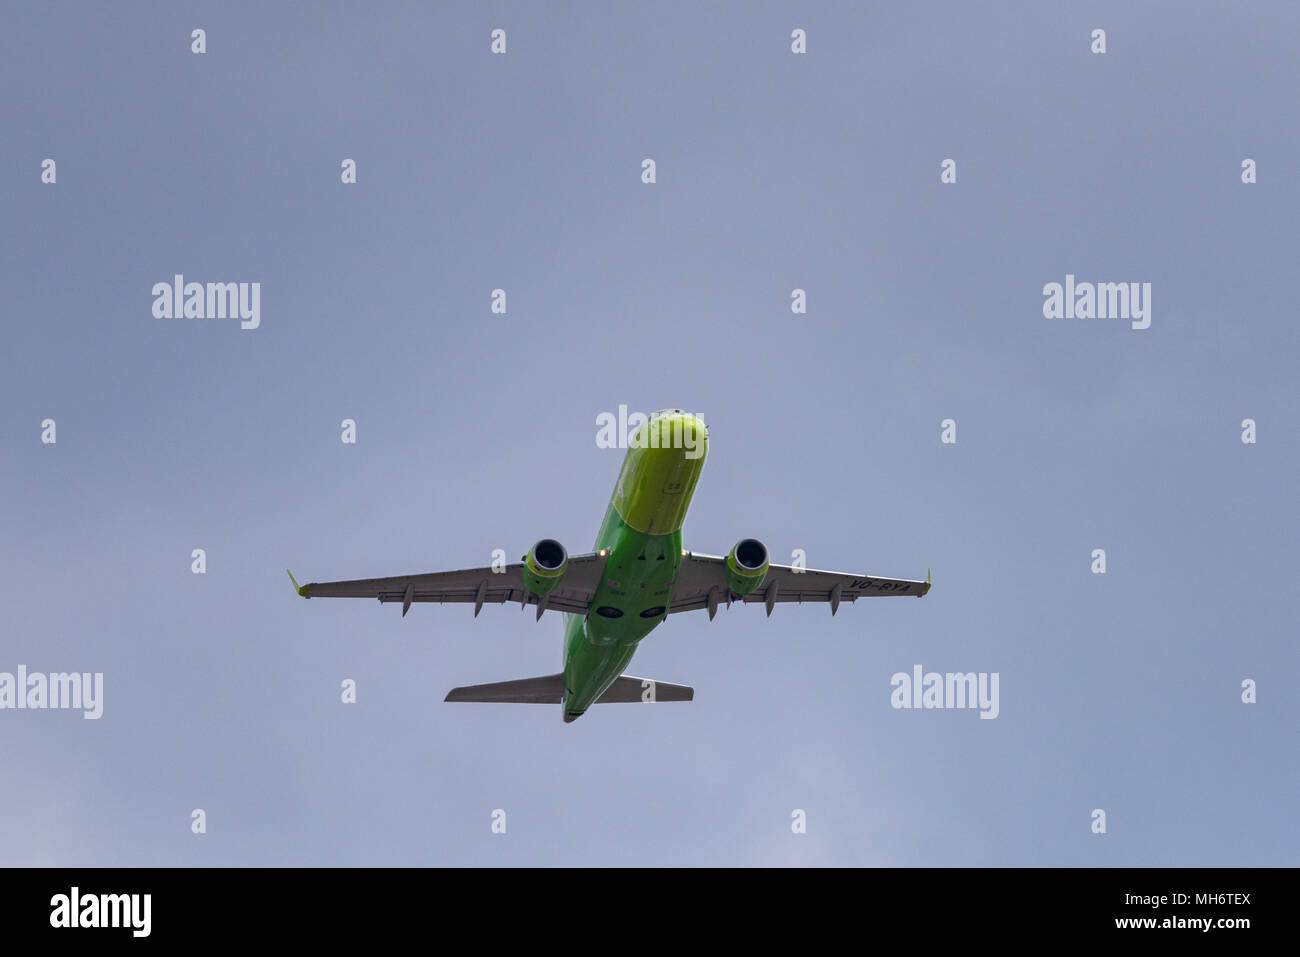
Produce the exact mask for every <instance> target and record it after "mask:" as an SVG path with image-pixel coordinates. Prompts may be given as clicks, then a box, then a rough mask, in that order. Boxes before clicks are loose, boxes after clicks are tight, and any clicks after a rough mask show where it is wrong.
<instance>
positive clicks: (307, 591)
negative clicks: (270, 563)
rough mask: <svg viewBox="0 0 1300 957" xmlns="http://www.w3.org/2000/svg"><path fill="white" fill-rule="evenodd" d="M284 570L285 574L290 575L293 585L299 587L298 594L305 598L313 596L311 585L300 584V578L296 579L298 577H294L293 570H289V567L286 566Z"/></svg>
mask: <svg viewBox="0 0 1300 957" xmlns="http://www.w3.org/2000/svg"><path fill="white" fill-rule="evenodd" d="M284 571H285V574H287V575H288V576H289V581H291V582H293V587H294V588H295V589H297V591H298V594H299V595H301V596H302V597H303V598H310V597H311V585H299V584H298V579H296V578H294V577H293V572H291V571H289V569H287V568H286V569H285V570H284Z"/></svg>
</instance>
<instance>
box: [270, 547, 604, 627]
mask: <svg viewBox="0 0 1300 957" xmlns="http://www.w3.org/2000/svg"><path fill="white" fill-rule="evenodd" d="M605 560H606V556H604V555H599V554H589V555H570V556H569V567H568V569H567V570H566V571H565V573H564V577H563V578H562V579H560V584H559V585H557V586H556V587H555V589H554V590H553V591H552V592H551V593H550V594H549V595H546V596H545V597H544V598H543V599H541V600H540V602H539V599H538V598H537V596H536V595H534V594H533V593H532V592H531V591H529V590H528V589H527V588H525V587H524V579H523V564H522V563H520V562H516V563H515V564H513V565H506V566H505V567H504V568H503V569H501V570H494V569H492V568H490V567H489V568H466V569H462V570H461V571H454V572H430V573H428V574H424V575H397V576H395V577H393V578H358V579H355V580H354V581H341V582H311V583H310V584H307V585H299V584H298V581H297V579H295V578H294V577H293V573H292V572H290V573H289V578H290V579H291V580H292V581H293V584H294V587H295V588H297V589H298V594H299V595H301V596H302V597H303V598H377V599H379V601H381V602H401V605H402V615H403V616H405V615H406V613H407V611H409V610H410V607H411V603H412V602H426V601H427V602H433V601H436V602H439V603H445V602H461V603H464V604H473V605H474V614H475V615H476V616H477V615H478V613H479V612H480V611H481V610H482V608H483V606H484V605H485V604H504V603H505V602H508V601H517V602H519V605H520V607H521V608H522V607H523V606H524V605H537V606H538V607H537V617H538V618H541V617H542V612H544V611H546V610H548V609H554V610H555V611H568V612H573V613H575V614H579V615H585V614H586V613H587V609H588V608H589V607H590V606H591V600H592V598H593V597H595V594H596V588H597V587H598V586H599V585H600V578H601V575H602V574H604V571H605Z"/></svg>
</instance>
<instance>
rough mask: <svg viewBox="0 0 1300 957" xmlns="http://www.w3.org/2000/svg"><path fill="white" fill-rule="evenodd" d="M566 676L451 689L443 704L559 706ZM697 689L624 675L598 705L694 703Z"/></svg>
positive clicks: (611, 683)
mask: <svg viewBox="0 0 1300 957" xmlns="http://www.w3.org/2000/svg"><path fill="white" fill-rule="evenodd" d="M564 692H565V688H564V675H563V674H558V675H542V676H541V677H539V678H517V679H516V680H514V681H497V682H493V683H492V684H486V685H466V686H465V687H463V688H452V689H451V690H450V691H448V692H447V697H446V698H444V699H443V700H444V701H485V702H496V703H497V704H559V703H560V702H561V701H563V700H564ZM694 698H695V689H694V688H692V687H691V686H690V685H675V684H670V683H669V682H667V681H654V680H652V679H650V678H637V677H635V676H633V675H621V676H620V677H618V678H615V679H614V680H613V681H612V682H610V685H609V687H608V688H606V689H605V693H604V694H602V695H601V696H600V697H599V698H597V699H596V704H616V703H619V702H636V701H643V702H646V703H647V704H648V703H651V702H656V701H692V700H694Z"/></svg>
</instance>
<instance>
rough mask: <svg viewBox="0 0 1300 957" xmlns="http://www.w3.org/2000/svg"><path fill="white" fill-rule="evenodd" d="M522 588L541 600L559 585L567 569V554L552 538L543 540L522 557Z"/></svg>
mask: <svg viewBox="0 0 1300 957" xmlns="http://www.w3.org/2000/svg"><path fill="white" fill-rule="evenodd" d="M523 563H524V587H525V588H527V589H528V590H529V591H530V592H532V593H533V594H534V595H536V596H537V597H538V598H543V597H545V596H546V595H549V594H550V593H551V592H552V591H553V590H554V589H555V586H556V585H558V584H559V583H560V579H561V578H563V577H564V573H565V572H566V571H568V568H569V553H568V552H566V551H565V550H564V546H563V545H561V544H560V543H559V542H557V541H556V540H555V539H553V538H543V539H541V540H540V541H539V542H538V543H537V544H536V545H534V546H533V547H532V548H530V549H528V554H527V555H525V556H524V557H523Z"/></svg>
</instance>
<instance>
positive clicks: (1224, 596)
mask: <svg viewBox="0 0 1300 957" xmlns="http://www.w3.org/2000/svg"><path fill="white" fill-rule="evenodd" d="M3 19H4V22H3V29H0V82H2V83H3V87H4V89H5V90H6V96H5V97H4V98H3V103H2V104H0V119H2V120H3V128H4V129H5V130H6V133H7V135H6V137H5V147H4V149H3V150H0V205H2V206H3V209H4V211H5V222H6V226H7V228H6V229H5V230H4V231H3V233H2V234H0V235H2V236H3V238H2V239H0V242H2V243H3V246H2V247H0V271H2V275H3V278H4V280H5V288H6V291H7V308H6V309H5V320H4V323H3V326H2V327H0V329H2V331H0V337H2V338H0V342H2V343H3V348H0V383H3V385H2V386H0V388H3V396H4V402H3V406H2V411H3V416H2V417H0V430H2V434H0V439H2V441H3V448H4V450H5V457H4V468H3V469H2V470H0V493H2V494H0V501H2V502H3V505H2V506H0V581H2V582H3V586H2V591H0V594H2V595H3V599H4V606H5V625H4V628H3V629H2V632H0V633H2V634H3V640H0V651H2V654H0V671H14V670H16V668H17V666H18V665H20V664H22V665H26V666H27V667H28V669H30V670H32V671H46V672H55V671H90V672H97V671H102V672H103V673H104V716H103V717H102V718H101V719H100V720H98V721H86V720H82V718H81V717H80V715H79V714H77V713H75V712H59V711H12V710H5V711H0V736H2V737H0V739H2V740H3V741H4V743H5V746H6V755H7V759H6V761H5V762H3V765H0V821H3V822H4V823H3V826H0V862H3V863H5V864H10V865H24V864H26V865H109V864H124V865H151V864H158V865H190V864H194V865H198V864H215V865H246V864H251V865H271V864H309V865H317V864H345V865H346V864H403V865H409V864H471V865H524V864H558V865H581V864H628V865H636V864H651V865H662V864H687V865H704V864H739V865H750V864H763V865H767V864H776V865H785V864H790V865H798V864H813V865H827V864H831V865H862V864H865V865H876V864H880V865H974V864H992V865H1065V864H1073V865H1139V866H1155V865H1237V864H1245V865H1294V864H1296V862H1297V846H1298V844H1300V841H1298V836H1300V835H1298V829H1297V823H1296V818H1295V815H1294V807H1295V804H1296V799H1297V797H1298V796H1300V777H1298V775H1297V769H1296V758H1295V755H1296V753H1297V745H1298V744H1300V741H1298V735H1297V729H1298V728H1300V722H1298V721H1297V712H1296V688H1297V682H1298V681H1300V674H1298V673H1297V665H1298V664H1300V661H1298V658H1300V655H1298V654H1297V650H1296V642H1295V625H1294V614H1293V607H1292V606H1293V601H1292V600H1291V599H1292V598H1293V596H1294V593H1295V586H1294V575H1293V572H1294V569H1295V560H1294V549H1295V543H1296V541H1297V539H1298V538H1300V535H1298V534H1297V533H1298V532H1300V528H1298V524H1300V523H1298V522H1297V509H1296V507H1295V489H1296V474H1297V466H1298V464H1300V455H1298V453H1297V433H1296V427H1295V423H1296V421H1297V414H1298V413H1300V402H1298V401H1297V399H1298V392H1300V390H1298V388H1297V375H1296V370H1297V359H1298V358H1300V350H1298V348H1297V347H1298V345H1300V343H1298V342H1297V332H1296V320H1295V314H1294V313H1295V302H1294V295H1293V289H1292V286H1293V281H1292V280H1293V277H1294V275H1295V261H1296V254H1297V243H1296V240H1295V234H1294V228H1295V224H1294V211H1295V209H1296V208H1297V200H1298V199H1300V196H1298V195H1297V185H1296V178H1295V175H1294V171H1295V169H1296V167H1297V156H1298V153H1300V135H1298V134H1297V127H1296V124H1295V105H1294V98H1295V85H1296V61H1295V55H1294V49H1295V39H1296V35H1297V27H1300V10H1297V8H1296V7H1295V6H1294V5H1290V4H1284V3H1265V4H1257V5H1252V7H1251V8H1250V9H1249V10H1248V11H1239V10H1228V9H1226V8H1223V7H1221V6H1219V5H1213V4H1182V3H1178V4H1175V3H1145V4H1141V5H1138V8H1137V9H1135V8H1134V5H1130V4H1094V5H1090V6H1089V9H1087V10H1086V11H1085V10H1082V9H1081V10H1066V9H1064V8H1063V7H1061V6H1059V5H1037V4H1007V3H998V4H989V5H966V4H927V5H913V6H907V7H905V8H899V9H889V8H888V7H883V8H878V9H869V8H867V7H866V6H865V5H859V4H829V3H828V4H811V5H801V4H748V3H746V4H710V5H708V6H707V7H704V8H700V7H699V6H697V5H694V4H651V5H633V4H626V3H621V4H608V5H606V4H562V5H548V6H545V7H543V6H541V5H532V4H490V3H489V4H469V3H465V4H454V5H451V4H439V5H424V4H392V5H389V6H388V7H387V8H386V9H384V10H381V11H375V10H369V9H363V8H359V7H357V6H355V5H350V4H338V3H322V4H311V5H275V6H271V5H263V4H249V3H244V4H193V5H183V4H178V5H166V6H165V7H164V6H160V7H157V8H155V9H152V10H148V9H145V8H141V7H134V8H121V9H119V8H113V9H109V8H106V7H94V6H90V5H85V6H83V7H81V8H73V7H62V8H60V9H58V10H56V11H54V12H51V11H49V10H46V9H43V8H21V7H18V6H15V5H10V6H9V7H7V8H6V10H5V11H4V13H3ZM198 27H201V28H203V29H205V30H206V32H207V53H205V54H203V55H201V56H199V55H194V54H192V53H191V52H190V31H191V30H193V29H194V28H198ZM496 27H500V28H503V29H505V30H506V31H507V42H508V47H507V50H508V52H507V53H506V54H505V55H504V56H493V55H492V54H491V53H490V52H489V34H490V31H491V30H492V29H493V28H496ZM795 27H801V28H803V29H805V30H806V31H807V36H808V41H807V42H808V53H807V54H805V55H802V56H798V55H794V54H792V53H791V52H790V32H791V30H792V29H794V28H795ZM1095 28H1103V29H1105V30H1106V33H1107V48H1108V49H1107V52H1106V54H1105V55H1094V54H1092V53H1091V52H1090V49H1089V47H1090V43H1091V41H1090V34H1091V32H1092V30H1093V29H1095ZM47 157H50V158H54V159H55V160H56V162H57V182H56V183H55V184H53V185H47V184H43V183H42V182H41V180H40V173H41V161H42V160H43V159H45V158H47ZM345 157H348V158H353V159H355V160H356V162H357V169H358V177H357V178H358V182H357V183H356V184H354V185H343V184H342V183H341V182H340V163H341V162H342V160H343V159H344V158H345ZM646 157H651V158H654V159H655V161H656V164H657V179H658V181H657V182H656V183H655V184H654V185H645V184H643V183H642V182H641V179H640V171H641V161H642V160H643V159H644V158H646ZM1247 157H1250V158H1253V159H1254V160H1255V161H1256V163H1257V164H1258V182H1257V183H1256V184H1253V185H1244V184H1243V183H1242V182H1241V179H1240V166H1241V162H1242V160H1243V159H1244V158H1247ZM946 158H952V159H954V160H955V161H956V163H957V172H958V178H957V182H956V183H955V184H952V185H944V184H941V183H940V178H939V172H940V163H941V162H942V161H943V160H944V159H946ZM175 273H183V274H185V276H186V277H187V278H188V279H191V280H196V281H200V282H207V281H213V282H215V281H223V282H224V281H246V282H254V281H255V282H260V283H261V284H262V285H261V289H262V298H261V325H260V328H258V329H256V330H249V331H244V330H241V329H239V328H238V324H237V323H233V322H229V321H221V320H210V321H209V320H184V319H172V320H165V319H157V318H155V317H154V316H153V314H152V311H151V306H152V296H151V292H150V290H151V287H152V286H153V284H154V283H156V282H160V281H163V282H166V281H170V279H171V277H172V276H173V275H174V274H175ZM1067 273H1072V274H1074V275H1076V276H1077V277H1078V278H1079V279H1080V280H1081V281H1083V280H1090V281H1096V282H1105V281H1136V282H1150V283H1151V284H1152V289H1153V292H1152V323H1151V327H1150V328H1149V329H1146V330H1142V331H1135V330H1132V329H1130V328H1129V326H1128V324H1127V323H1125V322H1119V321H1112V320H1048V319H1044V318H1043V314H1042V303H1043V295H1042V287H1043V286H1044V284H1046V283H1049V282H1063V281H1064V278H1065V276H1066V274H1067ZM495 288H504V289H505V290H506V292H507V297H508V300H507V301H508V308H507V313H506V315H504V316H501V315H493V314H492V313H491V312H490V310H489V305H490V294H491V291H492V290H493V289H495ZM794 288H802V289H805V290H806V291H807V296H808V312H807V314H806V315H794V314H792V313H791V310H790V296H791V290H792V289H794ZM620 404H626V405H627V406H628V407H629V408H631V409H634V410H642V411H651V410H654V409H658V408H662V407H666V406H676V407H681V408H685V409H688V410H691V411H694V412H698V413H699V414H701V415H702V416H703V417H704V418H705V419H706V421H707V422H708V423H709V427H710V454H709V460H708V463H707V465H706V467H705V470H704V473H703V477H702V479H701V482H700V485H699V487H698V490H697V492H696V495H695V500H694V505H693V509H692V513H691V515H690V516H689V518H688V520H687V524H686V528H685V539H686V543H687V545H688V546H689V547H691V548H694V549H696V550H699V551H705V552H712V553H717V554H720V553H722V552H724V551H725V550H726V549H727V548H729V547H730V545H731V544H732V543H733V542H735V541H736V540H737V539H739V538H742V537H747V536H756V537H759V538H761V539H763V540H764V541H765V542H766V543H767V544H768V546H769V548H770V549H771V551H772V553H773V556H774V559H776V560H780V561H789V556H790V554H791V552H792V550H794V549H796V548H799V549H803V550H805V552H806V553H807V560H808V563H809V564H810V565H811V566H813V567H819V568H831V569H839V570H845V571H854V572H858V571H861V572H869V573H873V574H880V575H889V576H896V577H905V578H914V577H922V576H924V574H925V571H926V569H927V568H928V567H931V566H932V567H933V568H934V575H935V586H934V590H933V591H932V593H931V594H930V595H929V596H927V597H926V598H925V600H923V601H920V602H916V601H906V600H901V599H900V600H898V601H865V602H859V603H857V604H856V605H853V606H846V607H844V608H841V610H840V612H839V614H838V615H837V616H836V617H835V618H834V619H832V618H831V616H830V615H829V613H828V612H827V610H826V608H825V607H812V606H804V607H781V608H778V609H777V611H776V612H775V613H774V614H773V615H772V617H771V618H765V617H764V616H763V613H762V611H761V610H760V609H759V607H758V606H752V605H751V606H743V607H742V606H737V607H733V608H732V609H730V610H727V611H723V612H720V613H719V615H718V617H717V619H716V620H715V621H713V622H709V621H708V620H707V617H706V616H705V615H703V614H696V615H681V616H674V618H673V619H671V620H670V621H668V622H667V623H666V624H665V625H664V626H663V627H661V628H660V629H658V630H657V631H656V632H654V633H653V634H652V635H651V636H650V637H649V638H647V639H646V640H645V642H644V643H643V644H642V646H641V649H640V650H639V652H638V654H637V657H636V658H635V660H634V661H633V664H632V667H631V671H632V673H634V674H638V675H646V676H651V677H654V678H658V679H662V680H665V681H674V682H684V683H689V684H692V685H694V686H695V688H696V700H695V701H694V702H693V703H691V704H689V705H665V706H663V707H659V708H654V709H643V708H633V707H614V706H611V707H608V708H599V709H593V710H592V712H591V713H590V714H589V715H587V716H586V717H585V718H583V719H582V720H581V721H578V722H576V723H574V724H572V725H564V724H562V722H561V720H560V714H559V709H558V708H540V707H524V706H517V707H509V706H500V707H497V706H472V705H465V706H453V705H448V704H443V703H442V697H443V695H444V694H445V693H446V691H447V690H448V689H450V688H451V687H453V686H456V685H462V684H469V683H475V682H483V681H494V680H503V679H507V678H516V677H524V676H530V675H539V674H547V673H551V672H554V671H557V670H559V666H560V660H559V659H560V637H561V621H560V619H559V618H558V617H554V618H552V617H547V618H545V619H543V621H542V622H540V623H534V621H533V616H532V613H531V612H525V613H521V612H520V611H519V610H518V608H515V607H505V608H498V607H489V608H485V609H484V611H483V613H482V614H481V615H480V616H479V617H478V618H477V619H475V618H473V617H472V612H471V610H470V609H468V608H466V607H461V606H450V605H449V606H444V607H438V606H416V607H415V608H413V609H412V611H411V613H410V615H408V616H407V618H405V619H402V618H400V615H399V611H398V610H397V609H396V608H394V607H392V606H382V607H381V606H378V605H377V604H375V603H373V602H368V601H344V600H339V601H329V600H319V601H311V602H303V601H301V600H299V599H297V598H296V597H295V596H294V595H293V593H292V591H291V590H290V587H289V582H288V580H287V578H286V577H285V575H284V568H285V566H286V565H288V566H290V567H292V568H293V570H294V572H295V573H296V574H297V575H298V577H299V579H300V580H302V581H308V580H330V579H337V578H353V577H369V576H375V575H395V574H404V573H413V572H424V571H434V570H441V569H449V568H461V567H467V566H474V565H480V564H487V563H488V562H489V561H490V560H491V553H492V550H493V549H496V548H502V549H504V550H505V551H506V553H507V554H508V555H509V556H510V557H511V558H514V557H516V556H518V555H520V554H522V553H523V552H524V550H526V548H527V547H528V546H529V545H530V544H531V543H532V542H534V541H535V540H537V539H538V538H540V537H543V536H553V537H556V538H559V539H560V540H561V541H563V542H564V543H565V544H566V545H567V546H568V547H569V549H570V551H571V552H575V553H577V552H581V551H584V550H586V549H587V548H589V547H590V545H591V542H592V540H593V538H594V535H595V532H596V529H597V526H598V524H599V522H600V519H601V516H602V513H603V509H604V507H605V504H606V502H607V500H608V496H609V493H610V491H611V489H612V487H613V483H614V479H615V477H616V475H617V472H618V468H619V465H620V463H621V455H622V453H621V452H620V451H618V450H610V449H602V448H598V447H597V445H596V443H595V441H594V438H595V433H596V416H597V415H599V414H600V413H601V412H607V411H608V412H616V411H617V409H618V406H619V405H620ZM46 418H53V419H54V420H55V421H56V423H57V443H56V444H54V445H47V444H42V442H41V441H40V436H41V427H40V423H41V421H42V420H43V419H46ZM345 418H351V419H354V420H355V421H356V423H357V443H356V444H355V445H344V444H343V443H342V442H341V441H340V428H339V423H340V422H341V420H343V419H345ZM947 418H952V419H954V420H956V423H957V443H956V444H955V445H944V444H941V442H940V422H941V421H942V420H944V419H947ZM1245 418H1252V419H1254V420H1256V423H1257V430H1258V441H1257V442H1256V443H1255V444H1253V445H1246V444H1243V443H1242V442H1241V439H1240V436H1241V421H1242V420H1243V419H1245ZM194 548H203V549H205V550H206V553H207V572H206V574H204V575H194V574H192V573H191V571H190V564H191V559H190V554H191V550H192V549H194ZM1095 548H1104V549H1105V550H1106V554H1107V572H1106V574H1105V575H1094V574H1092V573H1091V571H1090V562H1091V554H1092V551H1093V549H1095ZM915 664H921V665H922V666H924V668H925V669H926V670H935V671H940V672H946V671H963V672H964V671H976V672H997V673H998V674H999V675H1000V698H1001V700H1000V714H999V716H998V718H997V719H996V720H992V721H988V720H979V719H978V716H977V714H976V713H975V712H973V711H957V710H939V711H911V710H895V709H893V708H892V707H891V706H890V691H891V688H890V677H891V675H893V674H894V673H895V672H898V671H910V670H911V668H912V667H913V665H915ZM345 678H351V679H354V680H355V681H356V683H357V689H358V690H357V696H358V700H357V703H356V704H355V705H344V704H342V703H341V702H340V700H339V698H340V694H339V686H340V682H341V681H342V680H343V679H345ZM1248 678H1249V679H1254V680H1255V681H1257V682H1258V703H1256V704H1250V705H1248V704H1243V703H1242V701H1241V682H1242V681H1243V680H1245V679H1248ZM194 808H202V809H204V811H205V812H206V814H207V833H206V834H203V835H195V834H192V833H191V830H190V820H191V816H190V815H191V811H192V809H194ZM498 808H499V809H503V810H505V812H506V814H507V833H506V834H504V835H494V834H492V833H491V830H490V824H491V814H492V812H493V810H495V809H498ZM796 808H798V809H803V810H804V811H805V812H806V814H807V821H808V828H807V833H806V834H803V835H795V834H792V833H791V827H790V822H791V813H792V810H793V809H796ZM1095 808H1101V809H1104V810H1105V812H1106V815H1107V833H1105V834H1104V835H1098V834H1094V833H1092V830H1091V817H1090V815H1091V813H1092V811H1093V809H1095Z"/></svg>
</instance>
